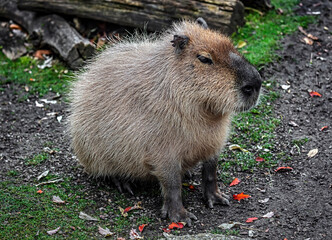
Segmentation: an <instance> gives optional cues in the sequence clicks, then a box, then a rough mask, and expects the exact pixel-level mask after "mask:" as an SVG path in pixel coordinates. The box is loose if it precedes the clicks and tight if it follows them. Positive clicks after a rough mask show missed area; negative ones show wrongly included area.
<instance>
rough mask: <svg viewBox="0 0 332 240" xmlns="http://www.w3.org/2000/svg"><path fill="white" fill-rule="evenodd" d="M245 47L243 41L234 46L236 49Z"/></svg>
mask: <svg viewBox="0 0 332 240" xmlns="http://www.w3.org/2000/svg"><path fill="white" fill-rule="evenodd" d="M246 45H247V43H246V42H245V41H243V40H240V41H239V42H238V43H237V45H236V48H243V47H245V46H246Z"/></svg>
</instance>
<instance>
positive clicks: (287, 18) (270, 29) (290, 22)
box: [232, 0, 314, 67]
mask: <svg viewBox="0 0 332 240" xmlns="http://www.w3.org/2000/svg"><path fill="white" fill-rule="evenodd" d="M298 2H299V1H298V0H272V4H273V5H274V6H275V8H276V9H278V8H281V9H283V11H284V13H283V14H281V15H279V14H277V12H276V11H275V10H271V11H269V12H268V13H266V14H264V15H263V16H261V15H260V14H259V13H257V12H255V11H250V12H249V14H247V15H246V17H245V20H246V23H245V26H244V27H242V28H240V29H239V30H238V32H237V33H235V34H233V36H232V38H233V41H234V43H235V44H236V45H237V44H238V43H239V42H240V41H245V42H246V43H247V45H246V46H245V47H243V48H241V49H239V50H240V52H242V53H243V54H244V55H245V57H246V58H247V59H248V60H249V61H250V62H251V63H252V64H254V65H255V66H258V67H259V66H262V65H264V64H267V63H269V62H272V61H274V60H276V58H277V56H276V54H275V50H276V49H278V48H279V47H280V45H279V40H280V39H282V38H283V37H284V36H285V34H290V33H293V32H294V31H296V30H297V28H298V27H299V26H302V27H305V26H307V25H308V24H309V23H311V22H313V21H314V17H308V16H296V15H295V14H294V13H293V12H292V11H291V10H292V8H293V7H294V6H295V5H296V4H297V3H298Z"/></svg>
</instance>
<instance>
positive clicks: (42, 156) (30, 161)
mask: <svg viewBox="0 0 332 240" xmlns="http://www.w3.org/2000/svg"><path fill="white" fill-rule="evenodd" d="M48 158H49V155H48V153H39V154H36V155H34V156H33V157H32V158H27V159H25V163H26V164H27V165H38V164H40V163H42V162H44V161H46V160H47V159H48Z"/></svg>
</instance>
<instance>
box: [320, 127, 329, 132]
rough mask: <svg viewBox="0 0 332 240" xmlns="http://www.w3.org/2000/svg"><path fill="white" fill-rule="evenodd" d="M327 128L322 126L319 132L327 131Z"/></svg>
mask: <svg viewBox="0 0 332 240" xmlns="http://www.w3.org/2000/svg"><path fill="white" fill-rule="evenodd" d="M328 128H329V126H324V127H322V128H321V129H320V131H321V132H322V131H324V130H326V129H328Z"/></svg>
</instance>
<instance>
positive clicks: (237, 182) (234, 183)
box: [229, 178, 241, 187]
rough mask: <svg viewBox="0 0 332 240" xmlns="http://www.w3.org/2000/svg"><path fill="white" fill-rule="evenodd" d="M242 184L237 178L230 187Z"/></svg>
mask: <svg viewBox="0 0 332 240" xmlns="http://www.w3.org/2000/svg"><path fill="white" fill-rule="evenodd" d="M240 182H241V181H240V179H238V178H235V179H234V180H233V182H231V184H229V186H230V187H231V186H234V185H237V184H239V183H240Z"/></svg>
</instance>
